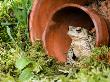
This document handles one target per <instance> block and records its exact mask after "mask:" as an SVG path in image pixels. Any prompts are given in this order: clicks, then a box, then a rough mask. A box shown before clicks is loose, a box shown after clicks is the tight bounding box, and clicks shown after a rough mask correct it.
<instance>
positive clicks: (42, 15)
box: [29, 0, 92, 42]
mask: <svg viewBox="0 0 110 82" xmlns="http://www.w3.org/2000/svg"><path fill="white" fill-rule="evenodd" d="M90 1H92V0H34V3H33V7H32V11H31V13H30V19H29V30H30V40H31V42H34V41H35V40H38V39H41V37H42V34H43V32H44V29H45V27H46V25H47V23H48V20H49V18H50V16H51V15H50V14H51V13H53V12H54V10H56V9H58V8H59V7H60V6H62V5H64V4H68V3H76V4H80V5H84V4H86V3H87V2H90Z"/></svg>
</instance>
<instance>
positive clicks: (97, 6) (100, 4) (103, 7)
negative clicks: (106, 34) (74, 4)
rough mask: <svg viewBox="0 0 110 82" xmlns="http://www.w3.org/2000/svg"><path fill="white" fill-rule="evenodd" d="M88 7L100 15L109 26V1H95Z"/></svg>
mask: <svg viewBox="0 0 110 82" xmlns="http://www.w3.org/2000/svg"><path fill="white" fill-rule="evenodd" d="M89 7H91V8H93V9H94V10H95V11H97V12H98V13H99V14H101V15H102V16H103V17H104V18H105V19H106V20H107V21H108V22H109V24H110V0H95V1H94V2H93V3H92V4H90V5H89Z"/></svg>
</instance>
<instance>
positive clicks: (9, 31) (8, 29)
mask: <svg viewBox="0 0 110 82" xmlns="http://www.w3.org/2000/svg"><path fill="white" fill-rule="evenodd" d="M7 33H8V35H9V37H10V39H11V40H12V41H13V42H15V40H14V38H13V37H12V35H11V30H10V28H9V27H8V26H7Z"/></svg>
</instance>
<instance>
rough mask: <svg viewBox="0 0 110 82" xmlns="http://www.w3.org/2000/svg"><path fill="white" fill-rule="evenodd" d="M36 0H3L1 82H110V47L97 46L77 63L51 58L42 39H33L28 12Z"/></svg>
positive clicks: (1, 15)
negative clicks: (33, 42) (30, 34)
mask: <svg viewBox="0 0 110 82" xmlns="http://www.w3.org/2000/svg"><path fill="white" fill-rule="evenodd" d="M31 6H32V0H3V1H0V82H9V81H10V82H32V81H36V82H52V81H53V82H54V81H55V82H109V81H110V65H109V63H108V61H105V60H106V59H105V60H102V61H99V60H97V57H99V56H102V55H104V57H107V53H108V52H109V50H110V49H109V48H108V47H106V46H103V47H100V48H95V49H93V53H92V54H91V56H90V57H87V58H81V59H79V60H78V62H77V63H76V64H74V65H65V64H58V63H56V60H54V59H53V58H48V57H47V55H46V54H45V52H44V49H43V47H42V44H41V42H39V41H37V42H36V43H35V44H34V45H31V43H30V42H29V34H28V33H29V32H28V14H29V12H30V9H31Z"/></svg>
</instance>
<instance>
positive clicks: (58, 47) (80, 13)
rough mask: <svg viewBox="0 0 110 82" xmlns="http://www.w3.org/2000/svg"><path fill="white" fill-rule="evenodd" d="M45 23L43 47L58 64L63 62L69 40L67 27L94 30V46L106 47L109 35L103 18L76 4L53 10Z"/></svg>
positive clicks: (64, 5)
mask: <svg viewBox="0 0 110 82" xmlns="http://www.w3.org/2000/svg"><path fill="white" fill-rule="evenodd" d="M49 15H50V17H49V19H48V21H47V23H48V24H47V25H46V28H45V30H44V33H43V39H42V40H43V45H44V48H45V49H46V52H47V54H48V55H49V56H53V57H55V58H56V59H57V60H58V61H59V62H65V61H66V59H67V57H66V54H65V53H66V52H67V51H68V49H69V47H70V44H71V39H70V37H69V36H68V35H67V31H68V27H69V26H70V25H72V26H76V27H77V26H80V27H84V28H86V29H88V30H91V29H93V28H95V30H96V46H101V45H108V43H109V33H108V27H107V24H106V21H105V20H104V18H103V17H102V16H101V15H99V14H98V13H97V12H95V11H94V10H93V9H89V8H85V7H83V6H80V5H77V4H71V3H68V4H63V5H60V6H59V7H57V8H55V9H54V10H53V11H52V13H50V14H49Z"/></svg>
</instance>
